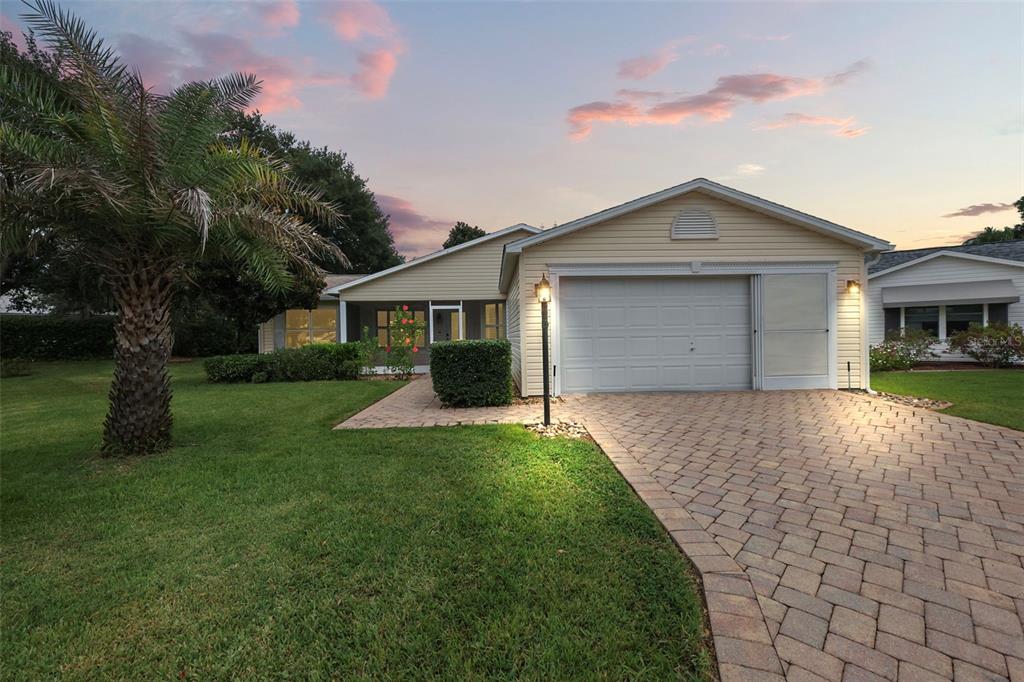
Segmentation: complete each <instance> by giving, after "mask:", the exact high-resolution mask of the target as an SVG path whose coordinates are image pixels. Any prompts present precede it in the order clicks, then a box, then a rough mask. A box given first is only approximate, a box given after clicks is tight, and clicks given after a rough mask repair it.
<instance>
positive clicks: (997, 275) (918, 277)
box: [868, 256, 1024, 344]
mask: <svg viewBox="0 0 1024 682" xmlns="http://www.w3.org/2000/svg"><path fill="white" fill-rule="evenodd" d="M991 279H1012V280H1013V283H1014V284H1015V285H1016V287H1017V291H1018V292H1020V295H1021V298H1024V267H1016V266H1013V265H1002V264H1000V263H985V262H982V261H976V260H969V259H966V258H950V257H949V256H939V257H938V258H933V259H931V260H929V261H925V262H924V263H920V264H918V265H911V266H909V267H905V268H903V269H902V270H897V271H896V272H893V273H890V274H888V275H880V276H878V277H875V278H874V279H872V280H871V281H870V282H869V284H868V319H869V321H870V328H871V343H872V344H875V343H881V341H882V340H883V339H884V338H885V313H884V311H883V308H882V288H883V287H898V286H910V285H915V284H948V283H951V282H980V281H984V280H991ZM1007 312H1008V314H1009V321H1010V322H1011V323H1013V322H1016V323H1017V324H1024V302H1017V303H1011V304H1010V305H1009V306H1008V308H1007Z"/></svg>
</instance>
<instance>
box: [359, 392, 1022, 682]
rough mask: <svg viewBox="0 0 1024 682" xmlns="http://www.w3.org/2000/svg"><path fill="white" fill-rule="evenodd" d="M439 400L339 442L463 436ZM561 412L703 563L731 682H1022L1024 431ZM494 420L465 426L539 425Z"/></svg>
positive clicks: (884, 417)
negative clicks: (413, 428) (436, 427)
mask: <svg viewBox="0 0 1024 682" xmlns="http://www.w3.org/2000/svg"><path fill="white" fill-rule="evenodd" d="M417 384H419V386H417ZM425 397H429V398H432V397H433V396H432V395H430V389H429V385H428V381H424V380H422V379H421V380H419V381H417V382H413V384H411V385H410V386H409V387H406V388H403V389H401V390H400V391H397V392H396V393H394V394H392V395H391V396H389V397H388V398H386V399H385V400H383V401H381V402H379V403H377V404H376V405H375V406H373V407H371V408H369V409H368V410H366V411H364V412H363V413H360V415H356V416H355V417H353V418H352V419H350V420H349V421H348V422H346V423H345V424H344V425H343V426H346V427H347V426H350V425H351V426H356V425H361V426H369V425H379V426H384V425H412V424H411V423H409V422H414V421H417V420H420V421H419V422H418V423H420V424H436V423H458V422H462V423H466V420H465V419H459V418H455V417H453V416H452V415H450V414H449V413H451V412H452V411H451V410H442V409H440V408H439V407H430V403H429V402H428V403H427V404H424V403H423V400H424V398H425ZM388 401H391V404H390V405H388V406H386V407H384V409H382V410H378V411H375V412H374V413H372V414H370V415H367V414H366V413H367V412H370V410H373V409H374V408H376V407H378V406H382V407H383V406H384V404H385V403H386V402H388ZM403 401H405V402H407V403H416V404H418V407H413V406H412V405H407V406H406V407H402V406H401V403H402V402H403ZM528 408H533V410H532V411H531V410H530V409H528ZM555 409H556V413H557V414H558V415H559V416H561V417H563V418H567V419H576V420H579V421H582V422H583V423H585V424H586V426H587V427H588V429H589V430H590V432H591V435H593V436H594V438H595V440H597V442H598V444H599V445H601V447H602V449H604V450H605V452H606V453H607V454H608V456H609V457H610V458H611V460H612V461H613V463H615V465H616V467H618V469H619V471H620V472H622V474H623V476H624V477H625V478H626V479H627V480H628V481H629V482H630V484H631V485H632V486H633V487H634V489H636V491H637V493H638V495H640V497H641V498H643V499H644V500H645V501H646V502H647V504H648V505H650V506H651V508H652V509H653V510H654V512H655V513H656V514H657V515H658V517H659V518H660V519H661V521H662V523H663V524H665V527H666V528H667V529H668V530H669V531H670V533H671V534H672V537H673V538H674V539H675V540H676V542H677V543H678V544H679V545H680V547H681V548H682V550H683V551H684V552H685V553H686V554H687V555H688V556H689V557H690V559H691V560H692V561H693V562H694V564H695V565H696V566H697V568H698V570H699V571H700V573H701V576H702V579H703V581H704V588H705V596H706V598H707V603H708V610H709V614H710V618H711V625H712V631H713V634H714V639H715V647H716V653H717V656H718V660H719V667H720V671H721V674H722V678H723V680H727V681H729V680H771V679H782V677H785V678H788V679H792V680H820V679H825V680H876V679H886V680H899V681H901V682H902V681H903V680H949V679H955V680H1006V679H1010V680H1021V681H1024V628H1022V620H1024V433H1021V432H1018V431H1013V430H1011V429H1004V428H999V427H995V426H989V425H986V424H981V423H978V422H972V421H969V420H964V419H959V418H957V417H951V416H946V415H941V414H938V413H935V412H930V411H927V410H920V409H914V408H909V407H905V406H901V405H896V404H893V403H888V402H884V401H881V400H877V399H873V398H869V397H866V396H861V395H856V394H849V393H843V392H838V391H777V392H742V393H656V394H617V395H590V396H575V397H567V398H566V399H565V402H563V403H561V404H558V405H556V406H555ZM484 410H486V411H483V410H482V411H479V412H478V411H476V410H472V411H470V410H467V411H465V412H466V416H467V417H469V418H470V421H472V422H474V423H475V422H476V421H477V420H480V421H482V422H497V421H519V420H525V421H536V420H537V418H538V415H539V411H538V410H539V406H520V408H512V409H510V410H509V411H507V412H502V411H501V408H484ZM457 412H462V411H461V410H460V411H457ZM471 412H472V413H473V415H472V416H470V413H471ZM388 414H391V415H393V416H395V417H396V418H397V419H398V421H401V422H403V423H401V424H390V423H387V418H386V417H387V415H388ZM364 415H365V416H364Z"/></svg>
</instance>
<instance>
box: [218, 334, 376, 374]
mask: <svg viewBox="0 0 1024 682" xmlns="http://www.w3.org/2000/svg"><path fill="white" fill-rule="evenodd" d="M361 368H362V363H361V362H360V348H359V344H358V343H314V344H310V345H308V346H302V347H301V348H282V349H280V350H276V351H274V352H273V353H263V354H258V353H249V354H244V355H218V356H215V357H212V358H207V359H206V361H205V362H204V363H203V369H205V370H206V378H207V380H209V381H211V382H213V383H216V384H237V383H257V384H258V383H263V382H267V381H330V380H334V379H358V378H359V373H360V369H361Z"/></svg>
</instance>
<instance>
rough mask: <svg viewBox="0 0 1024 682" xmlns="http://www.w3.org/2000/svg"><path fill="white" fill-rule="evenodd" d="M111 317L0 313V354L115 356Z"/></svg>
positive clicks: (45, 357)
mask: <svg viewBox="0 0 1024 682" xmlns="http://www.w3.org/2000/svg"><path fill="white" fill-rule="evenodd" d="M114 319H115V318H114V317H113V316H107V315H104V316H96V317H85V318H82V317H63V316H59V315H2V316H0V354H2V355H3V357H5V358H19V359H23V360H92V359H97V358H113V357H114Z"/></svg>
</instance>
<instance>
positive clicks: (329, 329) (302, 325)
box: [284, 306, 338, 348]
mask: <svg viewBox="0 0 1024 682" xmlns="http://www.w3.org/2000/svg"><path fill="white" fill-rule="evenodd" d="M337 340H338V308H337V307H335V306H325V307H323V308H313V309H312V310H303V309H298V310H289V311H287V312H285V314H284V345H285V346H286V347H287V348H298V347H299V346H305V345H306V344H307V343H333V342H335V341H337Z"/></svg>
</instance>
